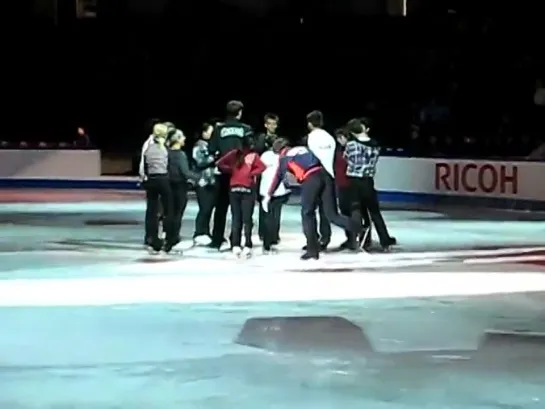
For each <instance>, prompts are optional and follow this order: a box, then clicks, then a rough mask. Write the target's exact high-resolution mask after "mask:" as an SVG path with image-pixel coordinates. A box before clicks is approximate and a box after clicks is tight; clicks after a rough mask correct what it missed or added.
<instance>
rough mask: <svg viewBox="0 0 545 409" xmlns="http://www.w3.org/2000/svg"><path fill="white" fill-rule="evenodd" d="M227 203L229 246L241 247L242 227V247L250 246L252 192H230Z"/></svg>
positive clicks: (253, 203) (251, 245) (252, 206)
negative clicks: (229, 207) (229, 212)
mask: <svg viewBox="0 0 545 409" xmlns="http://www.w3.org/2000/svg"><path fill="white" fill-rule="evenodd" d="M229 204H230V205H231V247H241V239H242V230H243V229H244V247H249V248H252V247H253V244H252V230H253V227H254V226H253V224H254V221H253V215H254V206H255V195H254V194H253V192H248V193H246V192H230V193H229Z"/></svg>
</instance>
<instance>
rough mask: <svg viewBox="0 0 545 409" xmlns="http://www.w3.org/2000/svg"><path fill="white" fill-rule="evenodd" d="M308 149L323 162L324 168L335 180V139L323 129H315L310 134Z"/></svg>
mask: <svg viewBox="0 0 545 409" xmlns="http://www.w3.org/2000/svg"><path fill="white" fill-rule="evenodd" d="M307 147H308V150H309V151H311V152H312V153H313V154H314V155H315V156H316V157H317V158H318V160H319V161H320V162H321V164H322V166H323V168H324V169H325V170H326V172H327V173H329V174H330V175H331V177H333V178H335V168H334V166H333V163H334V161H335V149H336V147H337V145H336V143H335V138H333V136H331V134H329V132H327V131H324V130H323V129H314V130H313V131H311V132H310V133H309V134H308V138H307Z"/></svg>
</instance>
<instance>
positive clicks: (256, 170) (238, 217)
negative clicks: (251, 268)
mask: <svg viewBox="0 0 545 409" xmlns="http://www.w3.org/2000/svg"><path fill="white" fill-rule="evenodd" d="M217 165H218V167H219V168H220V170H221V171H222V172H224V174H228V175H230V177H229V205H230V206H231V251H232V252H233V254H234V255H235V256H236V257H240V256H243V257H251V255H252V248H253V243H252V230H253V214H254V204H255V188H256V186H255V180H256V177H257V176H258V175H260V174H261V173H263V172H264V171H265V165H264V164H263V162H262V161H261V159H260V158H259V155H258V154H257V153H255V152H251V151H249V150H242V149H236V150H233V151H231V152H229V153H228V154H226V155H224V156H223V157H222V158H221V159H220V160H218V162H217ZM242 230H244V247H243V248H241V238H242V237H241V236H242Z"/></svg>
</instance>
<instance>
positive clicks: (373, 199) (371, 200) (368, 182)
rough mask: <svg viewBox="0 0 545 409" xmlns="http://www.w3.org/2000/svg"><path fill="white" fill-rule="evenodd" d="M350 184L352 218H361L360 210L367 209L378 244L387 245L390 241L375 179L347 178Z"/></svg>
mask: <svg viewBox="0 0 545 409" xmlns="http://www.w3.org/2000/svg"><path fill="white" fill-rule="evenodd" d="M348 180H349V185H350V197H351V203H352V204H351V206H352V210H351V213H352V220H353V221H355V220H361V218H362V216H363V214H362V210H364V209H367V210H368V211H369V216H370V217H371V220H372V222H373V224H374V225H375V229H376V231H377V234H378V237H379V240H380V244H381V245H382V246H387V245H388V244H389V241H390V235H389V233H388V229H387V228H386V223H384V219H383V217H382V213H381V212H380V205H379V202H378V195H377V191H376V190H375V181H374V180H373V178H348Z"/></svg>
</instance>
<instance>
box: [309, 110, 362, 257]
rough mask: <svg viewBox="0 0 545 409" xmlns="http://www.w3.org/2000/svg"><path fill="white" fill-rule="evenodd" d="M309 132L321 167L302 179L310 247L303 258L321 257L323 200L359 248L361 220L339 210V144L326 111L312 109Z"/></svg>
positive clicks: (351, 244)
mask: <svg viewBox="0 0 545 409" xmlns="http://www.w3.org/2000/svg"><path fill="white" fill-rule="evenodd" d="M307 126H308V129H309V131H310V132H309V134H308V138H307V145H308V150H309V152H310V153H311V154H312V155H313V156H314V158H315V159H316V160H317V161H318V164H319V166H318V170H317V171H313V172H312V173H311V174H309V175H304V176H303V177H302V178H301V179H302V180H303V183H302V184H301V207H302V216H303V229H304V231H305V236H306V237H307V251H306V253H305V254H303V256H302V259H304V260H307V259H311V258H314V259H317V258H319V252H320V247H319V241H318V237H317V233H316V214H315V212H316V208H317V206H318V204H319V201H320V200H321V201H322V205H323V207H324V213H325V215H326V217H327V219H328V220H329V222H331V223H333V224H335V225H337V226H339V227H341V228H342V229H344V230H348V231H349V232H350V239H349V244H348V248H349V249H350V250H354V251H355V250H357V249H358V243H357V237H358V234H360V233H362V232H363V226H362V224H361V218H360V220H355V219H352V220H351V219H350V218H348V217H346V216H342V215H340V214H339V212H338V208H337V197H336V192H335V180H334V178H335V171H334V159H335V151H336V144H335V139H334V138H333V136H331V135H330V134H329V133H328V132H326V131H325V130H324V129H322V127H323V114H322V113H321V112H320V111H312V112H311V113H309V114H308V115H307Z"/></svg>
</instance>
